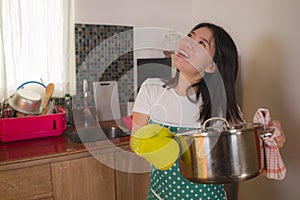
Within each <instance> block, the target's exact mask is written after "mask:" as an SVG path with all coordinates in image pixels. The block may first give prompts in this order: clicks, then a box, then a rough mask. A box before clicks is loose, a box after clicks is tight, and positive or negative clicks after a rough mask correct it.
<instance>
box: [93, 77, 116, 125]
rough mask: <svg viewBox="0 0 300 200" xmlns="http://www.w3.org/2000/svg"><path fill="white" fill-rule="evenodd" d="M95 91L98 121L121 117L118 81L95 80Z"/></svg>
mask: <svg viewBox="0 0 300 200" xmlns="http://www.w3.org/2000/svg"><path fill="white" fill-rule="evenodd" d="M93 91H94V101H95V107H96V116H97V119H98V121H108V120H118V119H121V110H120V102H119V92H118V84H117V81H100V82H93Z"/></svg>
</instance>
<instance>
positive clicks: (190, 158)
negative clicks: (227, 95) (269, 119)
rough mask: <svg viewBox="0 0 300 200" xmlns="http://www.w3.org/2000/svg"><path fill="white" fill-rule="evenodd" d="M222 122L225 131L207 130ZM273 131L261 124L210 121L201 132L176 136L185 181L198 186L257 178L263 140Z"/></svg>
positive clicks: (260, 168) (261, 165) (188, 132)
mask: <svg viewBox="0 0 300 200" xmlns="http://www.w3.org/2000/svg"><path fill="white" fill-rule="evenodd" d="M212 120H222V121H224V123H225V126H223V127H222V129H221V130H220V129H218V128H214V127H207V124H208V123H209V121H212ZM273 131H274V130H273V129H267V130H264V127H262V125H260V124H254V123H244V124H238V125H229V124H228V123H227V121H226V120H225V119H223V118H211V119H209V120H207V121H206V122H205V123H204V124H203V127H202V128H201V129H199V130H193V131H187V132H183V133H178V134H176V136H175V139H176V140H177V142H178V144H179V146H180V150H181V156H180V158H179V168H180V172H181V174H182V176H183V177H185V178H186V179H188V180H190V181H192V182H197V183H227V182H233V181H242V180H247V179H251V178H254V177H256V176H258V175H259V174H260V173H261V172H262V170H263V168H264V150H263V144H264V143H263V140H264V138H268V137H270V135H272V133H273Z"/></svg>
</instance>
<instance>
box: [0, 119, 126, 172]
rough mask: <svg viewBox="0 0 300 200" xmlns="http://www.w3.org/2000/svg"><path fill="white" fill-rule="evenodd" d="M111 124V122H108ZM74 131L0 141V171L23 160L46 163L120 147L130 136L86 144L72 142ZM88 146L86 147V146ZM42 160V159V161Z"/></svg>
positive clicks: (21, 162) (22, 162)
mask: <svg viewBox="0 0 300 200" xmlns="http://www.w3.org/2000/svg"><path fill="white" fill-rule="evenodd" d="M110 124H111V123H110ZM73 131H75V129H74V128H69V129H67V130H65V131H64V133H63V134H62V135H61V136H54V137H46V138H37V139H30V140H23V141H15V142H5V143H4V142H0V171H1V170H2V169H6V168H8V167H9V166H13V165H18V164H19V165H20V164H24V162H29V161H30V162H31V163H32V161H35V162H42V163H47V159H48V160H49V159H51V160H53V159H55V158H56V159H59V157H62V156H69V157H70V156H73V157H74V156H76V155H78V154H88V153H89V151H99V150H105V149H110V148H115V147H116V146H117V147H122V146H124V145H127V146H128V144H129V138H130V136H124V137H120V138H114V139H107V140H101V141H97V142H91V143H88V144H80V143H75V142H73V141H72V140H71V139H70V138H69V137H68V134H70V133H71V132H73ZM87 147H88V148H87ZM42 160H43V161H42Z"/></svg>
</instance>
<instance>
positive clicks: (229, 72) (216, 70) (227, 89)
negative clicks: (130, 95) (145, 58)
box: [132, 23, 285, 199]
mask: <svg viewBox="0 0 300 200" xmlns="http://www.w3.org/2000/svg"><path fill="white" fill-rule="evenodd" d="M172 62H173V66H175V67H176V69H177V74H176V76H175V77H174V78H172V79H170V80H167V81H165V80H161V79H147V80H146V81H145V82H144V83H143V84H142V86H141V89H140V91H139V94H138V96H137V99H136V101H135V105H134V109H133V127H132V133H134V132H135V131H136V130H138V129H139V128H140V127H142V126H145V125H147V124H148V123H158V124H160V125H162V126H164V127H168V128H169V129H170V130H171V131H172V132H176V131H180V130H182V129H190V128H199V127H201V125H202V124H203V122H204V121H205V120H207V119H209V118H211V117H216V116H219V117H223V118H226V119H227V121H228V122H231V123H240V122H243V118H242V114H241V112H240V110H239V107H238V105H237V102H236V99H235V90H234V84H235V80H236V77H237V71H238V53H237V48H236V46H235V44H234V42H233V40H232V38H231V37H230V35H229V34H228V33H227V32H226V31H225V30H223V29H222V28H221V27H219V26H217V25H214V24H210V23H201V24H198V25H197V26H195V27H194V28H193V29H192V31H191V32H190V33H189V34H188V37H187V38H183V39H182V40H180V41H179V43H178V46H177V48H176V51H175V55H174V57H173V60H172ZM213 125H214V124H213ZM216 125H218V124H216ZM272 125H275V126H278V127H280V123H279V122H272ZM284 142H285V137H284V136H283V137H280V138H278V146H282V145H283V143H284ZM201 198H203V199H226V194H225V191H224V188H223V185H222V184H198V183H193V182H190V181H188V180H187V179H185V178H183V177H182V176H181V174H180V172H179V168H178V162H175V164H174V165H173V166H172V167H171V168H169V169H168V170H165V171H162V170H158V169H156V168H154V167H153V168H152V170H151V173H150V188H149V192H148V199H201Z"/></svg>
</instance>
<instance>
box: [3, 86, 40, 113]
mask: <svg viewBox="0 0 300 200" xmlns="http://www.w3.org/2000/svg"><path fill="white" fill-rule="evenodd" d="M8 104H9V105H10V106H11V107H12V108H13V109H14V110H16V111H18V112H21V113H24V114H29V115H36V114H40V113H41V112H42V111H43V107H42V106H41V105H42V97H41V95H40V94H39V93H37V92H34V91H32V90H28V89H25V88H21V89H19V90H17V91H16V92H15V93H14V94H13V96H12V97H10V98H9V100H8Z"/></svg>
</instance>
